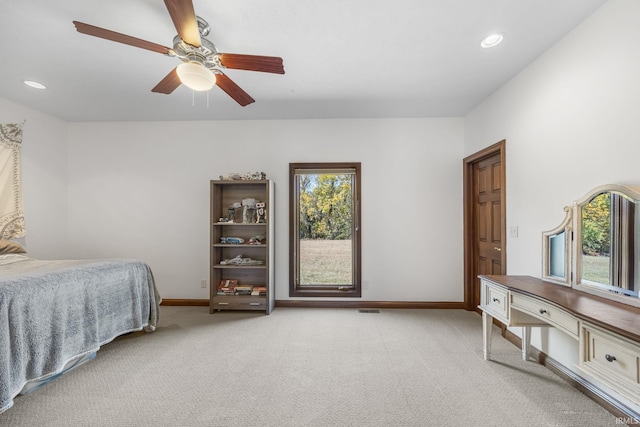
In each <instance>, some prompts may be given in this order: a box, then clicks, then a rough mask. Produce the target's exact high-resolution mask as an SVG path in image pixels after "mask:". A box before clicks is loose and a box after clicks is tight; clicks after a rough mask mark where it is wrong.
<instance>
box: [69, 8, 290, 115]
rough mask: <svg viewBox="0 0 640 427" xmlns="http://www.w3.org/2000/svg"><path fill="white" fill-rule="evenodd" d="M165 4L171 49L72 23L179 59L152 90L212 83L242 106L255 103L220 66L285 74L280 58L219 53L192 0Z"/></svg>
mask: <svg viewBox="0 0 640 427" xmlns="http://www.w3.org/2000/svg"><path fill="white" fill-rule="evenodd" d="M164 4H165V5H166V7H167V10H168V11H169V15H170V16H171V20H172V21H173V25H174V26H175V27H176V30H177V31H178V35H177V36H175V37H174V39H173V48H170V47H166V46H162V45H159V44H156V43H152V42H148V41H146V40H142V39H139V38H136V37H132V36H128V35H125V34H121V33H117V32H115V31H111V30H106V29H104V28H100V27H95V26H93V25H89V24H85V23H82V22H78V21H73V23H74V25H75V26H76V29H77V30H78V32H80V33H83V34H88V35H90V36H95V37H100V38H103V39H107V40H111V41H115V42H118V43H124V44H128V45H130V46H134V47H139V48H141V49H147V50H150V51H153V52H158V53H162V54H164V55H167V56H175V57H177V58H179V59H180V60H181V61H182V64H180V65H178V66H177V67H176V68H174V69H173V70H171V72H170V73H169V74H167V76H166V77H165V78H163V79H162V80H161V81H160V83H158V84H157V85H156V86H155V87H154V88H153V89H151V91H152V92H156V93H164V94H167V95H168V94H170V93H172V92H173V91H174V90H176V89H177V88H178V86H180V84H184V85H185V86H187V87H189V88H191V89H193V90H199V91H205V90H209V89H211V88H212V87H213V85H214V84H215V85H217V86H218V87H219V88H220V89H222V90H223V91H225V92H226V93H227V95H229V96H230V97H231V98H233V99H234V100H235V101H236V102H237V103H238V104H240V105H241V106H243V107H244V106H246V105H249V104H251V103H252V102H255V99H253V98H252V97H251V96H250V95H249V94H248V93H247V92H245V91H244V90H243V89H242V88H241V87H240V86H238V85H237V84H236V83H234V82H233V81H232V80H231V79H230V78H229V77H228V76H227V75H226V74H224V73H223V72H222V69H224V68H231V69H237V70H248V71H261V72H265V73H275V74H284V66H283V64H282V58H278V57H274V56H259V55H242V54H235V53H220V52H218V51H217V50H216V47H215V46H214V44H213V43H211V42H210V41H209V40H207V39H205V38H204V37H206V36H207V35H208V34H209V32H210V31H211V29H210V27H209V24H208V23H207V21H205V20H204V19H202V18H200V17H199V16H196V14H195V12H194V9H193V3H192V0H164Z"/></svg>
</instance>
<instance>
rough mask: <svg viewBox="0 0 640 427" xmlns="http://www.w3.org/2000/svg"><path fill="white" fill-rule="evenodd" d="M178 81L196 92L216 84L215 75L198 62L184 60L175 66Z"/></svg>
mask: <svg viewBox="0 0 640 427" xmlns="http://www.w3.org/2000/svg"><path fill="white" fill-rule="evenodd" d="M176 73H178V78H179V79H180V82H181V83H182V84H183V85H185V86H186V87H188V88H189V89H193V90H195V91H198V92H204V91H207V90H210V89H211V88H212V87H213V85H215V84H216V75H215V74H213V72H212V71H211V70H209V69H208V68H206V67H205V66H204V65H202V64H200V63H199V62H193V61H192V62H184V63H182V64H180V65H178V67H177V68H176Z"/></svg>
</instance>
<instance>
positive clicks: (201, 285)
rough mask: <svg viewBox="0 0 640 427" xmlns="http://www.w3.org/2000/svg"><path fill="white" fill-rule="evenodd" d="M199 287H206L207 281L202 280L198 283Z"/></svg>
mask: <svg viewBox="0 0 640 427" xmlns="http://www.w3.org/2000/svg"><path fill="white" fill-rule="evenodd" d="M200 287H201V288H206V287H207V279H202V280H201V281H200Z"/></svg>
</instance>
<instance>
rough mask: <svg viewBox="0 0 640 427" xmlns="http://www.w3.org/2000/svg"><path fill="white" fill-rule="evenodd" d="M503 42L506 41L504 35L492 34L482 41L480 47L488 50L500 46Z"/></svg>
mask: <svg viewBox="0 0 640 427" xmlns="http://www.w3.org/2000/svg"><path fill="white" fill-rule="evenodd" d="M502 40H504V34H502V33H494V34H490V35H488V36H487V37H485V38H484V39H483V40H482V42H481V43H480V46H482V47H483V48H485V49H488V48H490V47H494V46H497V45H499V44H500V42H502Z"/></svg>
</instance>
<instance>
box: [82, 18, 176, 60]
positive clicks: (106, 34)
mask: <svg viewBox="0 0 640 427" xmlns="http://www.w3.org/2000/svg"><path fill="white" fill-rule="evenodd" d="M73 24H74V25H75V26H76V30H78V32H79V33H82V34H88V35H90V36H94V37H100V38H102V39H107V40H111V41H114V42H118V43H124V44H128V45H129V46H134V47H139V48H142V49H147V50H150V51H153V52H158V53H163V54H165V55H168V54H169V51H170V50H171V49H169V48H168V47H166V46H162V45H159V44H156V43H151V42H148V41H146V40H142V39H138V38H136V37H131V36H128V35H126V34H122V33H116V32H115V31H111V30H105V29H104V28H100V27H95V26H93V25H89V24H85V23H83V22H78V21H73Z"/></svg>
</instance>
